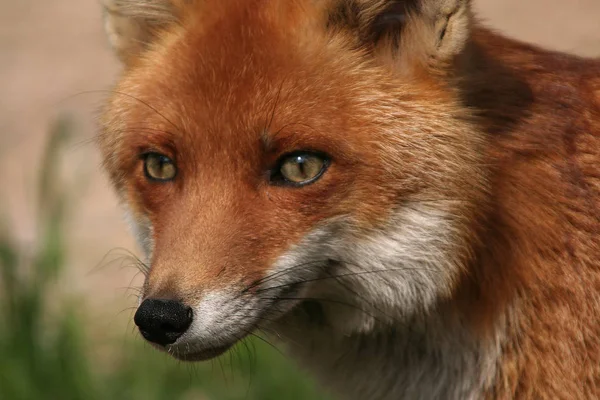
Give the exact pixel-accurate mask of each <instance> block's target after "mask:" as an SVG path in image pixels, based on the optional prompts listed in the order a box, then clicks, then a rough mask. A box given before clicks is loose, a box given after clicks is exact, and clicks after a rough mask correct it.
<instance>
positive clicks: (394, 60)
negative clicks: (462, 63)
mask: <svg viewBox="0 0 600 400" xmlns="http://www.w3.org/2000/svg"><path fill="white" fill-rule="evenodd" d="M317 3H318V2H314V3H313V2H309V1H306V2H297V1H287V0H285V1H284V0H282V1H272V2H263V1H233V0H227V1H219V2H213V1H204V2H194V1H191V2H189V1H188V2H172V3H164V4H162V3H159V2H144V1H121V2H114V3H109V4H107V10H108V13H107V15H108V18H107V26H108V29H109V33H111V40H112V42H113V44H114V45H115V48H116V49H117V51H118V53H119V55H120V56H121V59H122V60H123V61H124V63H125V71H124V73H123V76H122V78H121V79H120V81H119V83H118V85H117V87H116V88H115V90H114V92H113V95H112V96H111V99H110V100H109V103H108V105H107V107H106V109H105V111H104V116H103V118H102V134H101V135H100V147H101V149H102V152H103V156H104V160H105V166H106V169H107V171H108V172H109V175H110V177H111V179H112V181H113V183H114V185H115V188H116V190H117V193H118V194H119V197H120V199H121V201H122V203H123V205H124V207H125V208H126V210H127V214H128V218H129V220H130V222H131V225H132V228H133V231H134V232H135V234H136V236H137V238H138V240H139V243H140V246H141V247H142V249H143V250H144V253H145V256H146V260H147V263H148V264H149V267H150V268H149V272H148V274H147V276H146V281H145V284H144V287H143V293H142V296H141V298H140V308H139V310H138V313H137V314H136V323H137V324H138V325H139V326H140V330H141V331H142V334H143V335H144V337H146V338H147V339H148V340H150V341H151V342H153V343H154V344H156V346H157V347H159V348H161V349H163V350H167V351H168V352H169V353H170V354H172V355H174V356H175V357H177V358H179V359H182V360H202V359H206V358H210V357H213V356H216V355H218V354H220V353H222V352H223V351H225V350H227V349H228V348H229V347H230V346H232V345H233V344H235V343H236V342H237V341H238V340H240V339H242V338H243V337H245V336H246V335H248V334H250V333H251V332H252V331H253V330H255V329H256V328H259V327H263V326H267V325H269V324H273V323H277V321H279V320H281V319H282V318H284V317H285V316H289V315H291V314H292V313H294V312H296V310H298V309H300V308H302V305H303V304H305V303H306V302H309V301H311V302H315V303H316V304H318V307H319V310H320V311H319V313H320V314H322V315H323V318H325V319H326V320H327V321H328V324H331V325H332V326H334V327H335V329H338V330H339V331H340V332H344V333H356V332H369V331H371V330H373V329H374V328H375V326H376V325H377V324H380V323H390V322H391V321H394V320H398V319H403V318H407V317H409V316H411V315H414V314H415V313H421V312H423V311H425V310H427V309H429V308H430V307H432V306H434V305H435V304H436V303H438V302H440V301H443V299H445V298H447V297H448V296H450V295H451V294H452V292H453V290H454V288H455V286H456V284H457V282H458V281H459V280H460V279H462V276H463V274H464V273H465V271H463V270H462V269H461V267H460V265H464V263H465V260H466V259H468V258H469V256H470V250H469V245H468V243H469V242H470V240H471V239H472V238H471V236H472V235H473V234H472V229H471V226H470V222H469V221H471V220H472V216H473V215H474V214H475V213H476V212H477V210H478V209H480V208H481V202H482V200H481V199H482V197H483V194H484V193H485V190H486V189H485V187H486V185H485V182H486V181H485V176H483V174H484V173H483V172H482V169H481V168H480V164H481V161H480V157H481V156H480V154H481V151H480V150H481V140H480V138H479V136H478V133H477V132H476V130H475V129H474V128H473V123H472V117H471V116H470V115H468V113H467V112H465V111H464V108H462V107H459V105H458V100H457V98H456V95H455V94H454V91H453V89H452V86H451V85H450V84H449V83H448V80H447V79H446V77H445V75H446V72H447V71H446V70H445V68H447V67H446V63H447V62H448V59H450V58H451V57H454V56H455V55H456V54H455V53H457V52H459V51H460V50H461V49H462V45H461V43H463V42H464V38H462V36H461V35H462V34H461V29H460V28H461V27H462V25H463V24H464V21H462V19H460V18H458V17H457V19H456V20H453V19H452V18H453V17H450V18H449V19H448V20H447V21H446V25H447V26H446V27H443V26H441V25H439V24H437V25H436V24H433V25H431V26H435V27H436V28H435V29H439V30H441V29H444V30H445V32H447V33H444V34H441V36H440V32H435V31H434V32H430V31H429V30H427V29H429V28H427V29H425V28H422V26H428V27H429V26H430V25H428V24H424V23H423V22H422V21H421V22H420V20H419V18H417V17H418V16H419V15H421V14H423V15H424V14H425V12H426V11H427V7H425V6H423V7H422V9H421V11H414V18H413V19H410V18H409V16H410V15H411V14H409V13H410V12H413V11H411V10H413V9H412V8H410V7H407V6H403V7H402V8H399V7H398V6H397V3H394V2H389V3H393V4H392V6H390V5H389V3H388V2H383V1H381V2H363V3H364V4H362V3H361V2H322V4H317ZM350 3H352V4H350ZM367 3H368V4H367ZM441 3H444V4H446V3H449V2H441ZM455 3H456V4H454V6H455V7H454V8H449V10H451V11H453V13H454V14H452V15H453V16H454V15H456V16H460V15H462V14H464V13H465V11H464V10H462V8H461V7H463V6H462V5H461V4H462V3H461V2H455ZM394 4H396V5H394ZM369 6H372V7H371V8H369ZM420 13H421V14H420ZM434 14H435V15H438V14H439V13H434ZM448 15H450V14H448ZM148 21H153V24H150V23H149V22H148ZM157 21H159V22H160V23H159V22H157ZM408 21H412V22H410V23H409V22H408ZM411 24H412V25H411ZM405 25H406V26H405ZM402 29H404V30H405V31H403V32H406V35H408V36H406V38H405V37H404V36H402V37H400V36H398V33H399V32H400V30H402ZM431 29H433V28H431ZM140 35H141V36H140ZM432 38H435V39H432ZM428 39H432V40H434V42H435V43H433V44H431V46H429V45H428V46H422V47H419V48H418V51H417V47H415V46H414V42H415V41H417V42H423V43H426V41H427V40H428ZM445 40H447V41H448V43H446V42H445ZM140 43H145V44H144V46H142V45H140ZM430 48H431V49H435V52H434V53H427V51H428V50H427V49H430ZM424 49H425V50H424ZM426 50H427V51H426ZM432 51H433V50H432ZM436 57H437V59H435V58H436ZM374 314H377V315H374Z"/></svg>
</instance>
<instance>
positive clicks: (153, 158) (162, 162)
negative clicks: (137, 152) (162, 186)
mask: <svg viewBox="0 0 600 400" xmlns="http://www.w3.org/2000/svg"><path fill="white" fill-rule="evenodd" d="M144 173H145V174H146V177H147V178H148V179H150V180H152V181H163V182H164V181H170V180H173V178H175V175H176V174H177V168H176V167H175V164H174V163H173V161H172V160H171V159H170V158H169V157H167V156H165V155H163V154H159V153H148V154H146V155H145V156H144Z"/></svg>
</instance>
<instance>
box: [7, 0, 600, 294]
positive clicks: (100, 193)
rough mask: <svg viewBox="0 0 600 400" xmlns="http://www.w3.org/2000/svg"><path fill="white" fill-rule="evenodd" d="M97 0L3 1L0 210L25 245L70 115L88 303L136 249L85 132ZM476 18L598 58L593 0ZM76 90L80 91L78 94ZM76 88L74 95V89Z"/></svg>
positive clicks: (520, 6)
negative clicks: (43, 168)
mask: <svg viewBox="0 0 600 400" xmlns="http://www.w3.org/2000/svg"><path fill="white" fill-rule="evenodd" d="M99 3H100V1H99V0H52V1H40V0H0V89H1V91H0V171H1V172H0V176H1V178H0V181H1V182H2V185H0V216H2V215H3V214H8V216H9V217H10V218H9V219H10V223H11V224H12V225H11V226H12V227H13V228H12V229H13V230H14V231H15V233H16V236H17V237H18V238H19V239H20V240H21V241H23V243H25V245H29V244H31V243H32V242H33V240H34V237H35V232H36V225H35V219H36V214H35V212H34V210H35V208H34V201H35V199H36V185H35V183H36V176H37V174H38V172H39V161H40V154H41V152H42V150H43V148H44V144H45V140H46V138H47V128H48V125H49V123H50V122H51V121H52V120H53V119H54V118H55V117H56V116H57V115H58V114H61V113H69V114H70V115H71V116H72V117H73V118H74V121H75V123H76V127H77V135H78V137H77V139H76V143H75V144H74V145H72V146H70V147H69V148H68V149H67V151H66V152H65V154H64V157H63V164H62V168H63V170H64V171H65V176H66V177H67V178H69V180H73V179H74V178H77V177H79V178H81V177H82V176H83V177H84V179H83V181H84V183H85V185H83V187H81V190H80V192H78V197H77V199H76V200H75V202H74V203H73V206H72V210H71V211H72V215H71V218H70V221H69V225H68V243H69V273H68V275H67V277H66V278H65V279H64V280H63V282H62V287H63V288H69V289H73V290H75V291H77V292H79V293H84V294H87V295H88V296H87V301H88V302H90V303H91V304H92V305H103V304H106V303H107V302H108V303H110V302H113V301H122V300H123V299H124V296H123V291H122V290H120V289H119V288H120V287H122V286H127V285H128V284H129V280H130V277H131V276H132V273H131V272H127V271H125V272H118V271H117V270H116V269H106V270H102V271H100V272H98V273H95V274H91V275H90V274H89V272H90V270H91V269H92V268H93V266H94V265H95V264H96V263H97V262H98V261H99V260H100V259H101V258H102V256H103V255H104V254H105V253H106V251H107V250H109V249H110V248H112V247H116V246H123V247H128V248H134V244H133V241H132V240H131V238H130V237H129V235H128V233H127V231H126V227H125V224H124V223H123V222H122V221H121V213H120V211H119V209H118V207H117V205H116V202H115V198H114V196H113V194H112V192H111V190H110V188H109V186H108V185H107V182H106V180H105V178H104V177H103V176H102V174H101V173H100V169H99V156H98V154H97V152H96V151H95V148H94V146H93V145H92V144H90V143H89V139H90V138H92V136H93V134H94V125H93V113H94V110H95V108H96V106H97V104H98V102H99V101H101V99H102V93H101V92H95V93H87V94H80V93H82V92H88V91H101V90H103V89H107V88H109V86H110V84H111V82H113V81H114V79H115V77H116V75H117V73H118V68H119V67H118V64H117V62H116V61H115V59H114V58H113V56H112V54H111V52H110V50H109V48H108V45H107V42H106V40H105V37H104V34H103V31H102V23H101V19H100V15H101V13H100V5H99ZM475 4H476V9H477V12H478V15H479V16H480V18H481V19H482V20H484V21H486V22H488V23H489V24H490V25H492V26H493V27H496V28H497V29H498V30H500V31H502V32H505V33H508V34H509V35H512V36H514V37H517V38H520V39H524V40H527V41H531V42H534V43H537V44H541V45H544V46H547V47H550V48H553V49H557V50H564V51H569V52H573V53H578V54H581V55H588V56H600V23H599V21H600V1H599V0H570V1H564V0H526V1H524V0H475ZM78 94H79V95H78ZM73 96H75V97H73Z"/></svg>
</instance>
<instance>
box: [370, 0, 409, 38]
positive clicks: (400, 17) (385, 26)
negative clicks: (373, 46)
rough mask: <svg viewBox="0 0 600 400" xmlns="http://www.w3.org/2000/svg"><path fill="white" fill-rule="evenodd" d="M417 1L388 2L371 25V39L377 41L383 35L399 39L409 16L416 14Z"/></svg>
mask: <svg viewBox="0 0 600 400" xmlns="http://www.w3.org/2000/svg"><path fill="white" fill-rule="evenodd" d="M419 7H420V2H419V0H396V1H392V2H390V4H388V5H387V6H386V7H385V8H384V9H383V10H381V11H380V12H379V13H378V15H377V16H376V17H375V19H374V20H373V22H372V24H371V32H370V34H371V38H372V39H373V40H374V41H379V39H381V38H382V37H383V36H385V35H392V36H393V37H396V38H397V37H399V36H400V34H401V32H402V29H403V28H404V26H405V25H406V23H407V22H408V17H409V15H410V14H415V13H417V12H418V10H419Z"/></svg>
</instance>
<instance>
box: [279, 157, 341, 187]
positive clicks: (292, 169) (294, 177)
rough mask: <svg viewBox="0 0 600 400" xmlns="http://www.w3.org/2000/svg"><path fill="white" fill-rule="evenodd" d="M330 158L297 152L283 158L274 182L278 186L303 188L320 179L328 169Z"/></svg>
mask: <svg viewBox="0 0 600 400" xmlns="http://www.w3.org/2000/svg"><path fill="white" fill-rule="evenodd" d="M328 164H329V158H327V157H326V156H324V155H321V154H317V153H309V152H296V153H292V154H288V155H285V156H283V157H282V158H281V159H280V161H279V163H278V165H279V167H278V168H277V170H276V171H274V172H275V173H274V175H273V176H272V178H271V179H272V181H273V182H274V183H276V184H283V185H291V186H303V185H307V184H309V183H312V182H314V181H316V180H317V179H319V178H320V177H321V175H323V173H324V172H325V170H326V169H327V166H328Z"/></svg>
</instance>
